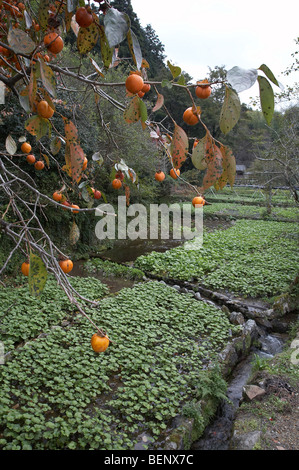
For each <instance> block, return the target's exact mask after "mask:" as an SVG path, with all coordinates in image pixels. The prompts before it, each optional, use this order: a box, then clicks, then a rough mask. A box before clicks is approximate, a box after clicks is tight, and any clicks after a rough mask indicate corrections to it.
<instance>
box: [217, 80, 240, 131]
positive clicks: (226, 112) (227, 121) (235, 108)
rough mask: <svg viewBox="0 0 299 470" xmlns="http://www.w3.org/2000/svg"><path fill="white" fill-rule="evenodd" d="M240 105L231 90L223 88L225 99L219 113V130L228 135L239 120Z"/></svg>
mask: <svg viewBox="0 0 299 470" xmlns="http://www.w3.org/2000/svg"><path fill="white" fill-rule="evenodd" d="M240 112H241V103H240V99H239V96H238V94H237V93H236V92H235V90H233V89H232V88H229V87H228V86H226V87H225V98H224V102H223V105H222V109H221V113H220V130H221V132H223V134H228V132H230V131H231V130H232V128H233V127H234V126H235V125H236V124H237V122H238V120H239V118H240Z"/></svg>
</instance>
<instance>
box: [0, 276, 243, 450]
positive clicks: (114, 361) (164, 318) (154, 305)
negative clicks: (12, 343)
mask: <svg viewBox="0 0 299 470" xmlns="http://www.w3.org/2000/svg"><path fill="white" fill-rule="evenodd" d="M85 283H86V279H80V280H78V284H80V285H81V286H84V285H85ZM49 286H50V285H48V289H49V288H50V287H49ZM77 287H78V290H79V285H77ZM90 290H91V292H90V293H91V294H92V293H93V295H94V297H95V296H96V295H97V296H98V295H99V291H98V289H97V288H96V285H94V286H93V289H92V288H91V287H90ZM55 291H57V287H56V286H54V285H53V286H52V289H51V296H52V300H53V299H54V298H55V299H57V300H56V301H55V302H58V300H59V299H58V295H56V294H55ZM80 292H81V290H80ZM6 295H7V292H6ZM49 295H50V293H49ZM13 298H14V295H13V292H11V299H10V300H13ZM47 300H48V302H47V303H48V305H49V309H47V307H46V305H43V306H42V308H41V309H40V311H39V313H37V312H36V308H37V307H36V305H33V304H31V305H30V306H29V305H28V309H27V316H28V318H30V319H31V320H30V323H33V319H36V318H37V317H38V315H39V317H41V318H42V317H45V318H46V317H47V315H49V314H51V310H52V305H51V303H50V297H49V298H48V299H47ZM35 302H37V301H36V300H35ZM7 304H9V301H8V300H7ZM60 308H61V316H60V319H62V318H65V316H66V315H68V314H69V309H68V307H67V305H66V304H64V305H63V306H62V305H61V304H60ZM86 311H87V313H88V315H89V316H90V318H91V319H92V320H93V321H94V322H95V323H96V324H99V325H100V326H101V327H102V328H103V329H104V330H105V331H107V332H108V335H109V337H110V339H111V340H112V342H111V343H110V346H109V348H108V349H107V351H105V353H101V354H96V353H94V352H93V350H92V348H91V346H90V338H91V335H92V331H90V324H89V322H87V321H86V319H85V318H84V317H78V316H76V317H75V320H76V321H73V322H71V323H70V324H68V325H66V326H65V325H62V323H61V322H59V318H58V317H59V315H58V314H57V318H51V325H52V328H50V322H49V321H48V328H47V329H46V330H45V331H46V333H47V334H46V335H42V336H39V337H37V338H35V339H34V340H31V341H29V342H27V343H26V344H25V345H24V346H23V347H19V348H17V349H16V350H14V351H13V352H12V353H11V357H10V360H8V361H7V362H6V364H5V365H4V366H3V367H1V368H0V380H1V390H0V405H1V406H0V410H1V411H0V435H1V438H0V447H1V448H2V449H4V450H19V449H33V450H45V449H56V450H57V449H97V450H116V449H122V450H126V449H133V448H134V444H135V443H136V441H137V436H138V435H139V434H140V433H142V432H146V433H147V434H148V433H149V434H151V435H152V436H154V437H155V438H156V437H157V436H159V435H160V434H161V432H163V431H164V430H166V428H167V423H169V420H170V419H171V418H173V417H174V416H176V415H177V414H179V413H180V412H181V409H182V406H183V404H184V403H186V402H189V401H192V400H194V399H195V398H197V397H198V385H197V384H198V383H200V377H201V374H202V371H203V369H207V368H208V367H212V365H213V364H214V363H215V362H216V361H217V356H218V353H219V352H220V350H221V349H222V348H223V347H224V346H225V344H227V341H228V340H229V338H230V337H231V335H232V334H237V333H238V331H239V327H236V326H233V325H231V324H230V323H229V320H228V318H227V317H226V315H225V314H224V312H222V311H221V310H220V309H216V308H214V307H213V306H211V305H208V304H205V303H204V302H198V301H196V300H195V299H194V298H193V297H192V296H191V295H189V294H186V295H182V294H179V293H177V292H176V291H175V290H174V289H173V288H170V287H166V286H164V285H163V284H161V283H158V282H148V283H142V284H138V285H137V286H135V287H134V288H133V289H123V290H122V291H120V292H119V293H118V295H116V296H114V297H109V296H106V297H105V298H103V299H102V300H101V302H100V305H99V307H97V308H89V309H87V310H86ZM12 312H13V308H12V309H11V310H10V313H12ZM7 314H8V312H7ZM23 321H25V319H24V318H23ZM12 323H14V326H15V328H16V330H17V329H18V327H19V325H21V323H22V319H21V317H19V319H18V323H16V318H14V316H13V317H12ZM53 327H54V328H53ZM28 328H29V322H28ZM210 389H211V390H212V388H211V387H210Z"/></svg>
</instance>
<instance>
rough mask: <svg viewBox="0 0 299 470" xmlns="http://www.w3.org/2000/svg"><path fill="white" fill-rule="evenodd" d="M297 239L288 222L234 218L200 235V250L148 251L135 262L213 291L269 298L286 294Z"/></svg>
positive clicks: (295, 264)
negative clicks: (230, 223)
mask: <svg viewBox="0 0 299 470" xmlns="http://www.w3.org/2000/svg"><path fill="white" fill-rule="evenodd" d="M297 239H298V226H297V225H296V224H293V223H284V222H283V223H280V222H270V221H269V222H268V221H252V220H251V221H247V220H238V221H236V224H235V225H234V226H233V227H231V228H229V229H227V230H218V231H216V232H213V233H204V235H203V246H202V247H201V248H200V249H195V250H192V249H191V250H190V249H188V250H186V249H185V248H184V246H180V247H176V248H173V249H172V250H169V251H167V252H165V253H157V252H152V253H150V254H149V255H143V256H140V257H139V258H138V259H137V260H136V262H135V266H136V267H137V268H139V269H142V270H143V271H145V272H149V273H152V274H155V275H158V276H162V277H167V278H170V279H178V280H186V281H191V280H194V279H197V280H198V281H199V282H200V283H201V284H203V285H204V286H206V287H208V288H211V289H214V290H217V289H218V290H221V289H222V290H228V291H230V292H233V293H235V294H242V295H243V296H252V297H258V296H273V295H277V294H280V293H282V292H285V291H286V290H287V289H288V286H289V284H290V283H291V282H292V280H293V279H294V278H295V276H296V275H297V272H298V261H299V257H298V245H297V243H298V241H297ZM195 246H196V245H195Z"/></svg>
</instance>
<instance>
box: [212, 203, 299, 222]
mask: <svg viewBox="0 0 299 470" xmlns="http://www.w3.org/2000/svg"><path fill="white" fill-rule="evenodd" d="M212 214H213V215H218V216H230V217H234V218H259V219H260V218H267V219H269V220H279V219H285V220H289V221H296V220H298V221H299V208H298V207H278V206H274V207H273V208H272V211H271V214H269V215H268V214H267V212H266V208H265V207H262V206H257V205H241V204H235V203H233V202H232V203H229V202H225V203H223V202H213V203H212V204H211V205H207V206H205V207H204V215H212Z"/></svg>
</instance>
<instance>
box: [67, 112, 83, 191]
mask: <svg viewBox="0 0 299 470" xmlns="http://www.w3.org/2000/svg"><path fill="white" fill-rule="evenodd" d="M63 120H64V130H65V138H66V149H65V163H66V171H67V173H68V174H69V176H70V177H71V178H72V181H73V183H79V181H80V180H81V177H82V172H83V163H84V158H85V154H84V151H83V149H82V148H81V146H80V143H79V138H78V131H77V128H76V126H75V125H74V123H73V122H72V121H70V120H69V119H67V118H65V117H64V118H63Z"/></svg>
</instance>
